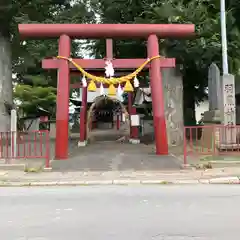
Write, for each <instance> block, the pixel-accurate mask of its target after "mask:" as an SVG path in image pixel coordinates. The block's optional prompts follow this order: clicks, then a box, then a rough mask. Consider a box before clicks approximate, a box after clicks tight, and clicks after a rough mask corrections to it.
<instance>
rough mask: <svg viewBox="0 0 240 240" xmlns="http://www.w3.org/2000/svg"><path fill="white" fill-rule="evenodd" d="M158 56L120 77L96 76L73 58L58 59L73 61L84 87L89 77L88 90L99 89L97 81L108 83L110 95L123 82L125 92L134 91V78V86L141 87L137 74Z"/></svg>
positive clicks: (114, 92)
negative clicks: (81, 77)
mask: <svg viewBox="0 0 240 240" xmlns="http://www.w3.org/2000/svg"><path fill="white" fill-rule="evenodd" d="M157 58H161V56H154V57H152V58H149V59H147V60H146V61H145V62H144V63H143V64H142V65H141V66H140V67H139V68H137V69H136V70H135V71H134V72H132V73H130V74H128V75H126V76H122V77H118V78H117V77H110V78H106V77H99V76H94V75H92V74H90V73H88V72H86V71H85V70H84V69H83V68H82V67H81V66H80V65H78V64H77V63H76V62H75V61H74V60H73V59H72V58H67V57H63V56H57V59H64V60H67V61H68V62H70V63H72V64H73V65H74V66H75V67H76V68H77V69H78V70H79V71H80V72H81V73H82V76H83V80H84V85H85V86H84V87H86V85H87V84H86V79H89V83H88V91H91V92H95V91H96V90H97V86H96V83H101V85H102V84H107V85H108V86H109V88H108V94H109V95H116V88H115V86H114V85H115V84H118V85H119V86H120V84H122V83H125V85H124V89H123V91H124V92H133V91H134V88H133V86H132V83H131V81H132V80H134V81H133V82H134V86H135V87H139V82H138V80H137V75H138V74H139V73H140V72H141V71H142V70H143V69H144V67H145V66H146V65H147V64H149V63H150V62H151V61H152V60H154V59H157Z"/></svg>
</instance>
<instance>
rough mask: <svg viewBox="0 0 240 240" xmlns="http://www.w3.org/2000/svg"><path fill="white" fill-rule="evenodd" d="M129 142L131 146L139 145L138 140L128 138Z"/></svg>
mask: <svg viewBox="0 0 240 240" xmlns="http://www.w3.org/2000/svg"><path fill="white" fill-rule="evenodd" d="M129 142H130V143H132V144H139V143H140V139H134V138H130V139H129Z"/></svg>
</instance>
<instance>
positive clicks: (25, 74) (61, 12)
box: [0, 0, 94, 115]
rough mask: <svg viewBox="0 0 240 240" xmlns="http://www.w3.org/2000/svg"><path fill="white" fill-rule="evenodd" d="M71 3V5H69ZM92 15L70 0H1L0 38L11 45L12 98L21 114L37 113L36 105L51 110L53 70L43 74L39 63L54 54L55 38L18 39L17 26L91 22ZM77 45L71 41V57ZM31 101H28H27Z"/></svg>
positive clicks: (55, 48) (52, 103)
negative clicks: (13, 96)
mask: <svg viewBox="0 0 240 240" xmlns="http://www.w3.org/2000/svg"><path fill="white" fill-rule="evenodd" d="M73 3H74V4H73ZM92 21H94V17H93V12H92V11H90V10H89V7H88V6H87V4H86V2H82V1H74V2H73V1H70V0H34V1H33V0H29V1H26V0H11V1H9V0H1V3H0V36H1V35H3V36H4V37H5V38H7V39H9V41H10V42H11V44H12V60H13V61H12V69H13V72H14V73H15V74H16V78H15V79H14V81H15V82H16V83H17V84H18V85H17V87H16V89H15V94H14V95H15V97H16V98H17V99H18V100H20V101H21V102H22V105H21V108H22V110H23V111H24V113H25V114H30V113H31V114H33V113H34V111H35V112H37V108H36V107H37V106H41V107H43V108H44V109H46V110H49V111H53V112H52V113H53V115H54V111H55V108H53V106H54V104H55V98H56V91H55V87H56V85H57V74H56V71H44V70H43V69H42V68H41V61H42V59H44V58H47V57H54V56H56V55H57V52H58V41H57V39H46V40H26V41H25V40H22V39H20V37H19V34H18V24H20V23H91V22H92ZM80 47H81V46H80V43H79V42H75V41H73V42H72V56H73V57H75V56H79V55H80V54H79V48H80ZM31 98H32V100H31Z"/></svg>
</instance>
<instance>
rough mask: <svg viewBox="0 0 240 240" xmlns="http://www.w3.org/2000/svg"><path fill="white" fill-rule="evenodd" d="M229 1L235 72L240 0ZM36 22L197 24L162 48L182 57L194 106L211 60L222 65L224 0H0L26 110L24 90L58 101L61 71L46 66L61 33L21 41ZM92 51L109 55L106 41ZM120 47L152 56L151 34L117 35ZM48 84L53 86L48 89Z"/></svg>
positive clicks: (126, 53)
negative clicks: (23, 30)
mask: <svg viewBox="0 0 240 240" xmlns="http://www.w3.org/2000/svg"><path fill="white" fill-rule="evenodd" d="M4 1H5V2H4ZM73 3H74V4H73ZM226 4H227V30H228V31H227V37H228V53H229V66H230V72H231V73H233V74H238V73H239V68H240V61H239V58H238V56H239V55H240V47H239V45H240V34H239V30H240V17H239V16H240V15H239V13H240V7H239V4H238V1H237V0H229V1H227V2H226ZM34 22H41V23H65V22H69V23H94V22H101V23H194V24H196V33H197V35H196V37H195V38H194V39H187V40H178V39H166V40H162V41H161V42H160V49H161V54H164V55H166V56H168V57H176V59H177V63H178V64H180V65H181V66H182V68H181V69H182V74H183V80H184V96H185V97H184V98H185V104H186V106H185V108H192V109H194V106H193V104H194V102H198V101H201V100H202V99H203V98H204V97H205V95H206V94H205V91H204V90H205V88H206V87H207V70H208V67H209V65H210V63H211V62H215V63H217V65H218V66H219V67H220V68H221V61H222V59H221V34H220V5H219V0H154V1H153V0H141V1H140V0H127V1H126V0H99V1H96V0H88V1H80V0H79V1H68V0H35V1H25V0H19V1H16V0H12V1H11V3H9V1H7V0H3V1H1V3H0V23H1V25H0V26H1V30H0V31H1V34H2V35H3V36H4V37H6V38H8V39H9V41H11V44H12V55H13V72H15V73H16V74H17V75H16V76H17V77H16V79H15V81H16V82H17V83H18V84H22V86H21V85H20V86H18V87H17V88H16V89H15V95H16V97H17V98H19V99H21V98H22V101H26V104H25V105H24V104H23V105H22V106H24V108H25V112H27V111H28V110H27V109H31V107H29V108H28V107H26V106H29V105H28V103H29V104H31V101H30V99H31V96H30V95H26V94H25V93H23V92H24V91H25V92H26V91H27V92H29V91H30V92H32V94H34V95H35V97H33V98H34V99H35V100H34V101H33V102H32V104H38V105H40V106H42V107H43V106H45V107H47V108H48V106H49V107H50V106H51V107H52V106H53V105H54V103H55V98H54V97H53V96H55V93H56V73H55V72H44V71H43V70H42V69H41V60H42V59H43V58H45V57H48V56H55V55H56V54H57V41H56V39H54V40H41V41H35V40H34V41H33V40H31V41H30V40H29V41H21V40H20V39H19V36H18V32H17V24H18V23H34ZM79 45H80V43H79V42H74V44H73V49H72V55H78V56H79V54H80V53H79ZM88 51H89V52H90V53H91V54H92V55H93V56H94V57H104V56H105V43H104V41H103V40H100V41H99V40H98V41H94V42H93V44H92V43H91V44H89V48H88ZM114 53H115V57H121V58H128V57H131V58H132V57H135V58H136V57H146V47H145V40H144V39H143V40H142V39H140V40H128V41H125V40H117V41H115V42H114ZM45 88H48V90H47V91H45V90H43V89H45ZM35 90H36V91H35ZM41 91H43V92H44V94H46V95H44V94H43V93H42V92H41ZM41 96H45V97H43V98H46V99H48V100H47V101H49V102H50V104H49V105H46V104H45V103H46V101H45V100H43V98H42V97H41ZM28 97H30V99H27V98H28ZM23 98H26V99H25V100H24V99H23ZM36 99H38V100H36ZM36 101H37V102H36Z"/></svg>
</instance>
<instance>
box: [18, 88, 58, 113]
mask: <svg viewBox="0 0 240 240" xmlns="http://www.w3.org/2000/svg"><path fill="white" fill-rule="evenodd" d="M14 96H15V99H16V100H18V101H21V105H20V109H21V110H22V111H23V112H24V113H25V114H26V115H34V114H36V113H37V112H39V110H40V109H44V110H49V111H50V113H51V112H54V109H55V104H56V88H53V87H41V86H37V87H33V86H30V85H24V84H19V85H17V86H16V88H15V91H14ZM51 110H52V111H51Z"/></svg>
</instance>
